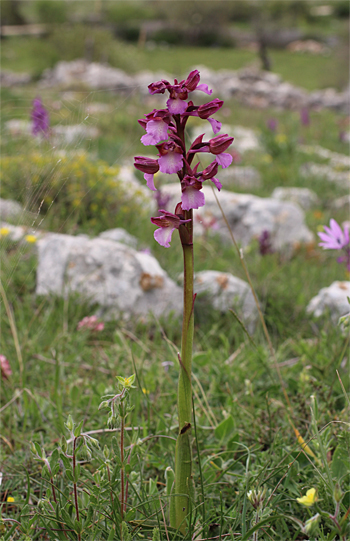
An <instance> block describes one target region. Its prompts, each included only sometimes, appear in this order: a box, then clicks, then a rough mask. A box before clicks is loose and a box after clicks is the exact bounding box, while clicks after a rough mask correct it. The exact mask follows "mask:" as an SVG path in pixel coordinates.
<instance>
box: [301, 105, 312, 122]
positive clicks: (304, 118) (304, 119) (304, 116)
mask: <svg viewBox="0 0 350 541" xmlns="http://www.w3.org/2000/svg"><path fill="white" fill-rule="evenodd" d="M300 122H301V124H302V125H303V126H309V124H310V115H309V110H308V109H307V107H303V108H302V110H301V111H300Z"/></svg>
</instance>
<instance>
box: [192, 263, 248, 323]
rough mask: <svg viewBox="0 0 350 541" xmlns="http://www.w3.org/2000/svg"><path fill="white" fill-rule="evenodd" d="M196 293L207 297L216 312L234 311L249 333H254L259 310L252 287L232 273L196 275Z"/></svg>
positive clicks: (206, 272) (207, 272) (204, 272)
mask: <svg viewBox="0 0 350 541" xmlns="http://www.w3.org/2000/svg"><path fill="white" fill-rule="evenodd" d="M194 292H195V293H198V295H201V296H203V297H205V298H206V299H207V300H208V301H209V302H210V303H211V304H212V306H213V308H214V309H215V310H219V311H220V312H227V311H228V310H230V309H232V310H234V311H235V312H237V314H238V316H239V317H240V319H242V321H243V323H244V324H245V325H246V326H247V329H248V330H249V332H253V331H254V329H255V325H256V321H257V318H258V309H257V306H256V304H255V301H254V297H253V294H252V292H251V290H250V287H249V285H248V284H247V283H246V282H245V281H244V280H241V279H240V278H237V277H236V276H233V275H232V274H230V273H224V272H219V271H211V270H209V271H201V272H197V273H196V275H195V279H194Z"/></svg>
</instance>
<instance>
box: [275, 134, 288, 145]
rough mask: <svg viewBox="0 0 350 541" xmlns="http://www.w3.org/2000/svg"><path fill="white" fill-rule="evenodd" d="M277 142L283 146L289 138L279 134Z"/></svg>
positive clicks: (276, 138)
mask: <svg viewBox="0 0 350 541" xmlns="http://www.w3.org/2000/svg"><path fill="white" fill-rule="evenodd" d="M275 141H276V143H280V144H283V143H285V142H286V141H287V136H286V135H285V134H284V133H279V134H278V135H276V137H275Z"/></svg>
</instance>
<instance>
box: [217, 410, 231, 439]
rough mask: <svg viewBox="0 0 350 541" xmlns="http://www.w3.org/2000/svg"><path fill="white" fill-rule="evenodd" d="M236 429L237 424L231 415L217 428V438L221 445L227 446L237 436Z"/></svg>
mask: <svg viewBox="0 0 350 541" xmlns="http://www.w3.org/2000/svg"><path fill="white" fill-rule="evenodd" d="M234 428H235V422H234V420H233V417H232V415H229V416H228V417H227V418H226V419H224V420H223V421H221V423H220V424H219V425H218V426H217V427H216V428H215V437H216V438H217V439H218V440H219V441H220V443H221V444H225V443H227V442H228V441H229V440H230V439H231V438H232V437H233V436H234V435H235V434H234V433H233V430H234Z"/></svg>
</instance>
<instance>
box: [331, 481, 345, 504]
mask: <svg viewBox="0 0 350 541" xmlns="http://www.w3.org/2000/svg"><path fill="white" fill-rule="evenodd" d="M333 498H334V501H335V502H336V503H339V502H341V501H342V499H343V493H342V490H341V488H340V485H339V483H336V485H335V487H334V492H333Z"/></svg>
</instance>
